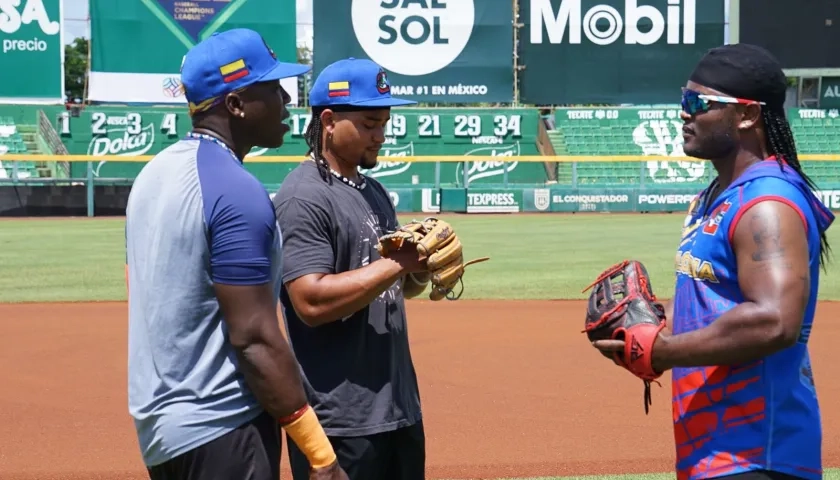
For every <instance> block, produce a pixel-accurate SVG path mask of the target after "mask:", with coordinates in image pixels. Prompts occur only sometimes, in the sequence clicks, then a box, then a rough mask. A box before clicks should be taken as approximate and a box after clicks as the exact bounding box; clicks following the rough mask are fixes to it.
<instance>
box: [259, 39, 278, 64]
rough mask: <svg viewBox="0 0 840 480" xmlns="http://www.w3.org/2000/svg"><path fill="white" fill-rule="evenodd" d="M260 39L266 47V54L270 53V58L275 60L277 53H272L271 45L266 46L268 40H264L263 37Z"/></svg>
mask: <svg viewBox="0 0 840 480" xmlns="http://www.w3.org/2000/svg"><path fill="white" fill-rule="evenodd" d="M260 38H262V37H260ZM262 41H263V45H265V48H267V49H268V54H269V55H271V58H273V59H275V60H277V55H276V54H275V53H274V50H272V49H271V47H269V46H268V42H266V41H265V38H263V39H262Z"/></svg>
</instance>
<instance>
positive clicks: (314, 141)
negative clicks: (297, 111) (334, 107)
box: [303, 107, 333, 185]
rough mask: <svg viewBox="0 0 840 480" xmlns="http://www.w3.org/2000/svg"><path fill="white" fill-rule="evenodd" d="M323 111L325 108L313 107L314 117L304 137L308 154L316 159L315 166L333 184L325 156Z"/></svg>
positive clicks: (322, 176)
mask: <svg viewBox="0 0 840 480" xmlns="http://www.w3.org/2000/svg"><path fill="white" fill-rule="evenodd" d="M323 111H324V109H323V108H317V107H312V118H311V119H310V120H309V126H308V127H306V132H305V133H304V134H303V138H304V140H306V145H307V146H309V151H307V152H306V154H307V155H311V156H312V158H313V159H314V160H315V166H316V167H317V168H318V173H320V174H321V178H322V179H324V181H325V182H327V183H329V184H330V185H332V182H333V176H332V175H330V167H329V166H328V165H327V160H326V159H325V158H324V135H323V133H324V125H323V123H321V112H323Z"/></svg>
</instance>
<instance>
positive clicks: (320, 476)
mask: <svg viewBox="0 0 840 480" xmlns="http://www.w3.org/2000/svg"><path fill="white" fill-rule="evenodd" d="M309 480H350V478H349V477H348V476H347V474H346V473H344V470H342V468H341V467H340V466H339V465H338V460H336V461H335V462H334V463H333V464H332V465H330V466H329V467H326V468H319V469H317V470H310V471H309Z"/></svg>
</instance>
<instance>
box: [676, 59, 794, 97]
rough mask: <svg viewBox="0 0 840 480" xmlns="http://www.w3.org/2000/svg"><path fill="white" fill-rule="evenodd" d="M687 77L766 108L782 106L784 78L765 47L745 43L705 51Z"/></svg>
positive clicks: (779, 66)
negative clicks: (757, 102)
mask: <svg viewBox="0 0 840 480" xmlns="http://www.w3.org/2000/svg"><path fill="white" fill-rule="evenodd" d="M689 78H690V80H691V81H692V82H694V83H697V84H700V85H703V86H704V87H707V88H712V89H714V90H717V91H719V92H721V93H725V94H726V95H731V96H733V97H738V98H743V99H746V100H757V101H760V102H765V103H766V104H767V107H768V109H780V108H783V107H784V104H785V98H786V91H787V78H786V77H785V74H784V72H783V71H782V66H781V64H780V63H779V62H778V60H776V59H775V58H774V57H773V55H771V54H770V52H768V51H767V50H765V49H763V48H761V47H758V46H755V45H749V44H745V43H738V44H734V45H724V46H722V47H717V48H713V49H711V50H709V51H708V52H706V55H704V56H703V58H701V59H700V61H699V62H698V63H697V66H696V67H695V68H694V71H693V72H692V73H691V77H689Z"/></svg>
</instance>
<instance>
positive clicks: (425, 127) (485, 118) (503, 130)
mask: <svg viewBox="0 0 840 480" xmlns="http://www.w3.org/2000/svg"><path fill="white" fill-rule="evenodd" d="M409 116H410V117H412V120H413V122H409V121H408V119H407V118H406V117H407V115H401V114H394V115H392V116H391V120H390V121H389V122H388V124H387V125H386V126H385V136H386V137H397V138H402V137H405V136H407V135H409V131H408V130H409V128H412V129H413V130H414V132H413V133H411V134H410V136H412V137H414V136H417V137H441V136H453V137H467V138H470V137H482V136H494V137H507V136H508V135H510V136H511V137H514V138H517V137H521V136H522V126H521V125H522V116H521V115H494V116H493V117H492V126H491V127H490V128H488V129H487V131H484V125H483V124H488V123H491V121H490V120H491V117H490V116H489V115H462V114H459V115H454V116H453V115H443V119H444V120H447V121H445V122H442V121H441V115H438V114H430V113H421V114H411V115H409ZM448 119H451V120H448ZM310 120H311V115H308V114H294V115H292V119H291V123H292V136H295V137H299V136H301V135H303V133H304V132H305V131H306V128H307V127H308V126H309V121H310ZM410 123H411V124H413V125H411V127H409V125H410Z"/></svg>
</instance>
